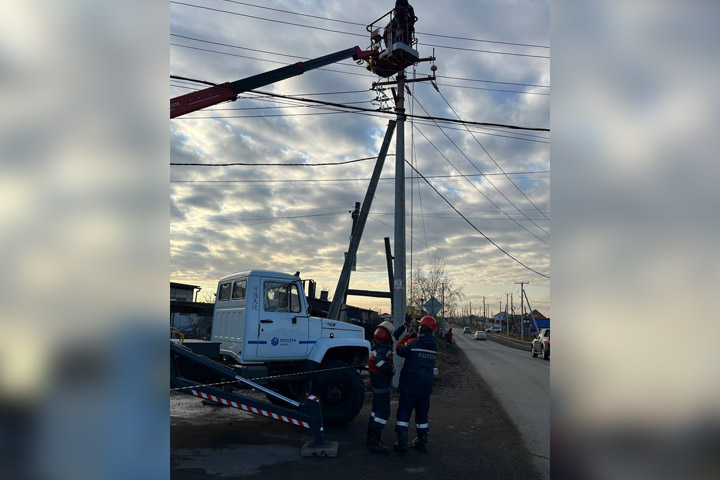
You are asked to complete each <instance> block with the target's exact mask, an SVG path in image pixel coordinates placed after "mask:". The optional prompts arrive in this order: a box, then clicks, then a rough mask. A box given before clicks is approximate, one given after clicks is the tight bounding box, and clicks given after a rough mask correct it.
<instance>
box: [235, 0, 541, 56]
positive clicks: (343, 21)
mask: <svg viewBox="0 0 720 480" xmlns="http://www.w3.org/2000/svg"><path fill="white" fill-rule="evenodd" d="M223 1H225V2H228V3H237V4H239V5H246V6H248V7H255V8H262V9H264V10H273V11H275V12H282V13H289V14H292V15H298V16H301V17H309V18H316V19H318V20H327V21H329V22H338V23H344V24H347V25H359V26H361V27H365V24H362V23H358V22H350V21H347V20H339V19H335V18H328V17H321V16H319V15H310V14H308V13H300V12H291V11H289V10H282V9H279V8H270V7H263V6H260V5H254V4H252V3H245V2H238V1H235V0H223ZM416 33H417V34H420V35H428V36H431V37H442V38H452V39H456V40H467V41H470V42H483V43H497V44H501V45H514V46H518V47H534V48H550V47H549V46H546V45H534V44H529V43H513V42H501V41H499V40H481V39H476V38H467V37H454V36H452V35H440V34H438V33H427V32H420V31H418V32H416Z"/></svg>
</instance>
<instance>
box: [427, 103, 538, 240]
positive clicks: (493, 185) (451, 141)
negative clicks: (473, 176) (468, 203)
mask: <svg viewBox="0 0 720 480" xmlns="http://www.w3.org/2000/svg"><path fill="white" fill-rule="evenodd" d="M417 102H418V105H420V108H422V109H423V111H424V112H425V113H427V114H428V115H429V113H428V111H427V110H426V109H425V107H424V106H423V105H422V103H420V101H419V100H418V101H417ZM448 105H450V104H448ZM451 108H452V107H451ZM453 113H455V115H457V112H455V110H453ZM438 128H440V131H441V132H442V133H443V135H445V137H446V138H447V139H448V140H449V141H450V143H452V144H453V146H454V147H455V148H456V149H457V150H458V151H459V152H460V154H461V155H462V156H463V157H465V159H466V160H467V161H468V162H469V163H470V165H472V166H473V167H474V168H475V170H477V171H478V173H480V174H481V175H482V173H483V172H482V170H480V168H479V167H478V166H477V165H476V164H475V162H473V161H472V160H471V159H470V157H468V156H467V155H466V154H465V152H464V151H463V150H462V149H461V148H460V147H459V146H458V144H456V143H455V141H453V139H452V138H450V135H448V134H447V132H445V130H443V129H442V127H440V125H438ZM418 131H419V130H418ZM420 133H421V134H422V136H423V137H425V140H427V141H428V142H430V139H429V138H427V136H425V134H424V133H422V132H420ZM473 138H475V137H473ZM475 141H476V142H478V144H480V146H481V147H482V149H483V150H484V151H485V153H486V154H487V155H488V156H489V157H490V158H491V160H492V161H493V162H494V163H495V166H496V167H498V168H499V169H500V171H501V172H502V171H503V169H502V168H501V167H500V165H498V163H497V162H495V159H494V158H492V156H491V155H490V153H489V152H488V151H487V150H486V149H485V147H484V146H483V145H482V144H481V143H480V142H479V141H478V140H477V139H475ZM430 143H431V144H432V142H430ZM446 160H447V158H446ZM448 162H450V161H449V160H448ZM451 165H452V163H451ZM453 166H454V165H453ZM458 172H459V171H458ZM486 180H487V182H488V183H489V184H490V185H491V186H492V187H493V188H494V189H495V190H496V191H497V192H498V193H499V194H500V195H502V197H503V198H504V199H505V200H507V201H508V203H510V205H512V206H513V207H514V208H515V210H517V211H518V212H519V211H520V208H518V206H517V205H515V203H514V202H513V201H512V200H510V199H509V198H508V197H507V196H506V195H505V194H504V193H503V192H502V191H501V190H500V189H499V188H498V187H497V186H496V185H495V184H494V183H493V182H492V181H491V180H490V179H486ZM468 182H470V180H468ZM511 182H512V180H511ZM470 183H471V184H472V182H470ZM513 184H514V183H513ZM473 186H474V184H473ZM476 190H477V188H476ZM478 191H479V190H478ZM521 193H522V192H521ZM483 196H484V195H483ZM485 198H487V197H485ZM525 198H527V197H525ZM528 201H529V199H528ZM530 203H532V202H530ZM533 206H535V204H533ZM535 208H537V207H535ZM525 218H527V219H528V220H529V221H530V223H532V224H533V225H535V226H536V227H537V228H538V229H540V230H541V231H542V232H543V233H545V234H546V235H548V236H550V233H549V232H547V231H546V230H545V229H544V228H542V227H541V226H540V225H538V224H537V223H535V222H534V221H533V220H531V219H530V218H529V217H527V216H526V217H525ZM536 238H537V237H536Z"/></svg>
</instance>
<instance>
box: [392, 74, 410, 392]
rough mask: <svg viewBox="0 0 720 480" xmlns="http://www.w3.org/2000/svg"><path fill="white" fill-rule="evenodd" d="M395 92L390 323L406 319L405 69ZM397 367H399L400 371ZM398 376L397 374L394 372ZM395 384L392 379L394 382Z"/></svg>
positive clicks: (401, 321) (399, 77)
mask: <svg viewBox="0 0 720 480" xmlns="http://www.w3.org/2000/svg"><path fill="white" fill-rule="evenodd" d="M397 82H398V91H397V99H396V103H395V113H397V129H396V145H395V271H394V274H395V280H394V282H393V324H395V328H400V326H401V325H402V324H403V323H404V322H405V313H406V312H407V297H406V292H405V284H406V280H407V279H406V272H405V70H403V71H401V72H399V73H398V74H397ZM399 370H400V369H398V371H399ZM396 379H397V375H396ZM393 383H394V382H393Z"/></svg>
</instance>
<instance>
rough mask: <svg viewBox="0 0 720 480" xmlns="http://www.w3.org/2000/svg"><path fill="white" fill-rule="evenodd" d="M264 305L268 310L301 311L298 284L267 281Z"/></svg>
mask: <svg viewBox="0 0 720 480" xmlns="http://www.w3.org/2000/svg"><path fill="white" fill-rule="evenodd" d="M263 307H264V309H265V311H266V312H290V313H300V297H299V296H298V287H297V285H296V284H295V283H293V282H287V283H286V282H265V295H264V304H263Z"/></svg>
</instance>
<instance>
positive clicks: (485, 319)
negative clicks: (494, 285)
mask: <svg viewBox="0 0 720 480" xmlns="http://www.w3.org/2000/svg"><path fill="white" fill-rule="evenodd" d="M486 321H487V311H486V310H485V297H484V296H483V325H485V322H486Z"/></svg>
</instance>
